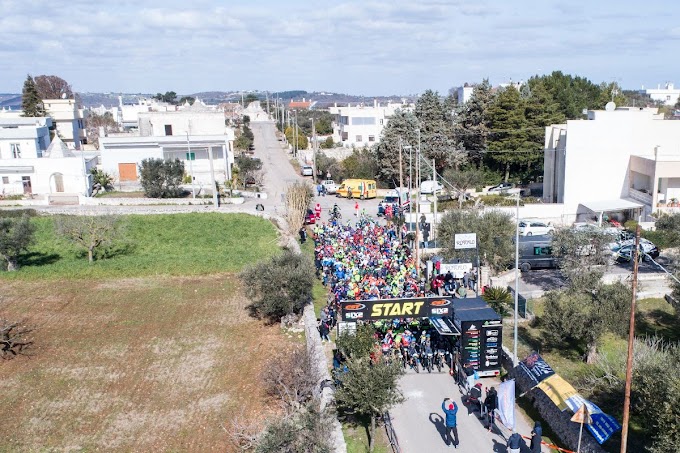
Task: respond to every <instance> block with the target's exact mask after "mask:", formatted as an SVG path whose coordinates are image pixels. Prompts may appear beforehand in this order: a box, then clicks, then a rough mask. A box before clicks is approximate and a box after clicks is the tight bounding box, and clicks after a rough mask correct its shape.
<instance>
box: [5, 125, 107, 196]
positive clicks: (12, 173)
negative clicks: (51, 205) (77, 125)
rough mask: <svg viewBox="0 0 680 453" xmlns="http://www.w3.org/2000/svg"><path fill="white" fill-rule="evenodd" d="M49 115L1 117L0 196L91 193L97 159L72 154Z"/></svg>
mask: <svg viewBox="0 0 680 453" xmlns="http://www.w3.org/2000/svg"><path fill="white" fill-rule="evenodd" d="M51 127H52V118H50V117H47V118H23V117H21V118H5V119H0V193H1V194H3V195H21V194H25V195H34V194H37V195H49V194H57V193H62V194H74V195H84V196H89V195H90V193H91V187H92V183H91V176H90V170H91V169H92V168H94V167H95V164H96V159H94V158H90V159H86V158H84V156H75V155H74V154H73V152H72V150H71V149H70V148H69V147H68V145H67V144H66V143H64V141H62V139H61V138H60V137H59V136H58V135H55V136H54V139H53V140H52V141H51V142H50V128H51Z"/></svg>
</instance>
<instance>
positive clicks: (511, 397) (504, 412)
mask: <svg viewBox="0 0 680 453" xmlns="http://www.w3.org/2000/svg"><path fill="white" fill-rule="evenodd" d="M496 410H497V411H498V416H499V418H500V419H501V423H503V425H504V426H505V427H506V428H508V429H512V430H514V429H515V380H514V379H510V380H509V381H505V382H502V383H501V385H499V386H498V409H496Z"/></svg>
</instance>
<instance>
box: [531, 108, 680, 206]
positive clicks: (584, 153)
mask: <svg viewBox="0 0 680 453" xmlns="http://www.w3.org/2000/svg"><path fill="white" fill-rule="evenodd" d="M591 113H592V115H591V117H592V118H594V119H592V120H573V121H568V122H567V137H566V153H565V162H564V199H563V201H564V204H565V205H566V207H567V208H566V209H567V211H568V212H575V210H576V208H577V207H578V205H579V204H583V203H587V202H591V201H604V200H615V199H619V198H622V197H627V196H628V187H629V186H630V180H629V177H630V172H629V165H630V160H631V155H645V156H646V155H649V156H652V158H653V156H654V148H655V146H657V145H659V146H661V147H662V148H663V149H664V150H666V151H667V152H671V153H676V154H680V121H666V120H661V119H656V118H657V117H655V116H653V114H652V113H651V112H650V111H639V110H628V111H627V110H616V111H613V112H604V111H597V112H591ZM546 145H548V146H550V144H549V143H548V140H547V139H546ZM551 152H554V151H553V150H551V149H547V150H546V153H551ZM545 171H546V175H545V177H544V184H546V183H548V184H549V181H548V179H550V175H549V174H548V172H549V171H550V169H549V166H547V165H546V169H545ZM548 189H549V188H548ZM544 192H545V193H548V192H549V191H547V190H545V189H544Z"/></svg>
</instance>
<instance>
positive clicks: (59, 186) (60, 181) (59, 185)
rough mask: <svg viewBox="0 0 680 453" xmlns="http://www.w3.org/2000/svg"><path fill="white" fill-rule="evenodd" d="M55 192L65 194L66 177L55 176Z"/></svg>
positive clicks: (59, 174)
mask: <svg viewBox="0 0 680 453" xmlns="http://www.w3.org/2000/svg"><path fill="white" fill-rule="evenodd" d="M54 191H55V192H63V191H64V175H62V174H61V173H56V174H55V175H54Z"/></svg>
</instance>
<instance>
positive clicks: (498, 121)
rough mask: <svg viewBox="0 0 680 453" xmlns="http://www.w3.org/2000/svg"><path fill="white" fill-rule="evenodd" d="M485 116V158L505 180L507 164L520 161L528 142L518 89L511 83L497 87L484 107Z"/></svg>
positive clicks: (507, 173) (508, 168)
mask: <svg viewBox="0 0 680 453" xmlns="http://www.w3.org/2000/svg"><path fill="white" fill-rule="evenodd" d="M488 120H489V128H490V133H489V154H488V156H487V161H489V162H490V163H491V164H495V165H496V166H497V168H499V169H500V170H502V171H503V172H504V181H506V182H507V181H508V179H509V178H510V167H511V166H513V165H517V164H519V163H521V161H522V159H524V157H522V156H523V155H524V154H526V151H527V150H528V148H527V147H528V146H529V143H528V136H527V120H526V117H525V113H524V100H523V99H522V98H521V97H520V95H519V91H517V89H515V88H514V87H512V86H510V87H507V88H505V89H503V90H500V91H499V92H498V95H497V97H496V100H495V102H494V103H493V105H492V106H491V107H490V108H489V110H488ZM493 151H495V152H493Z"/></svg>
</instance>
